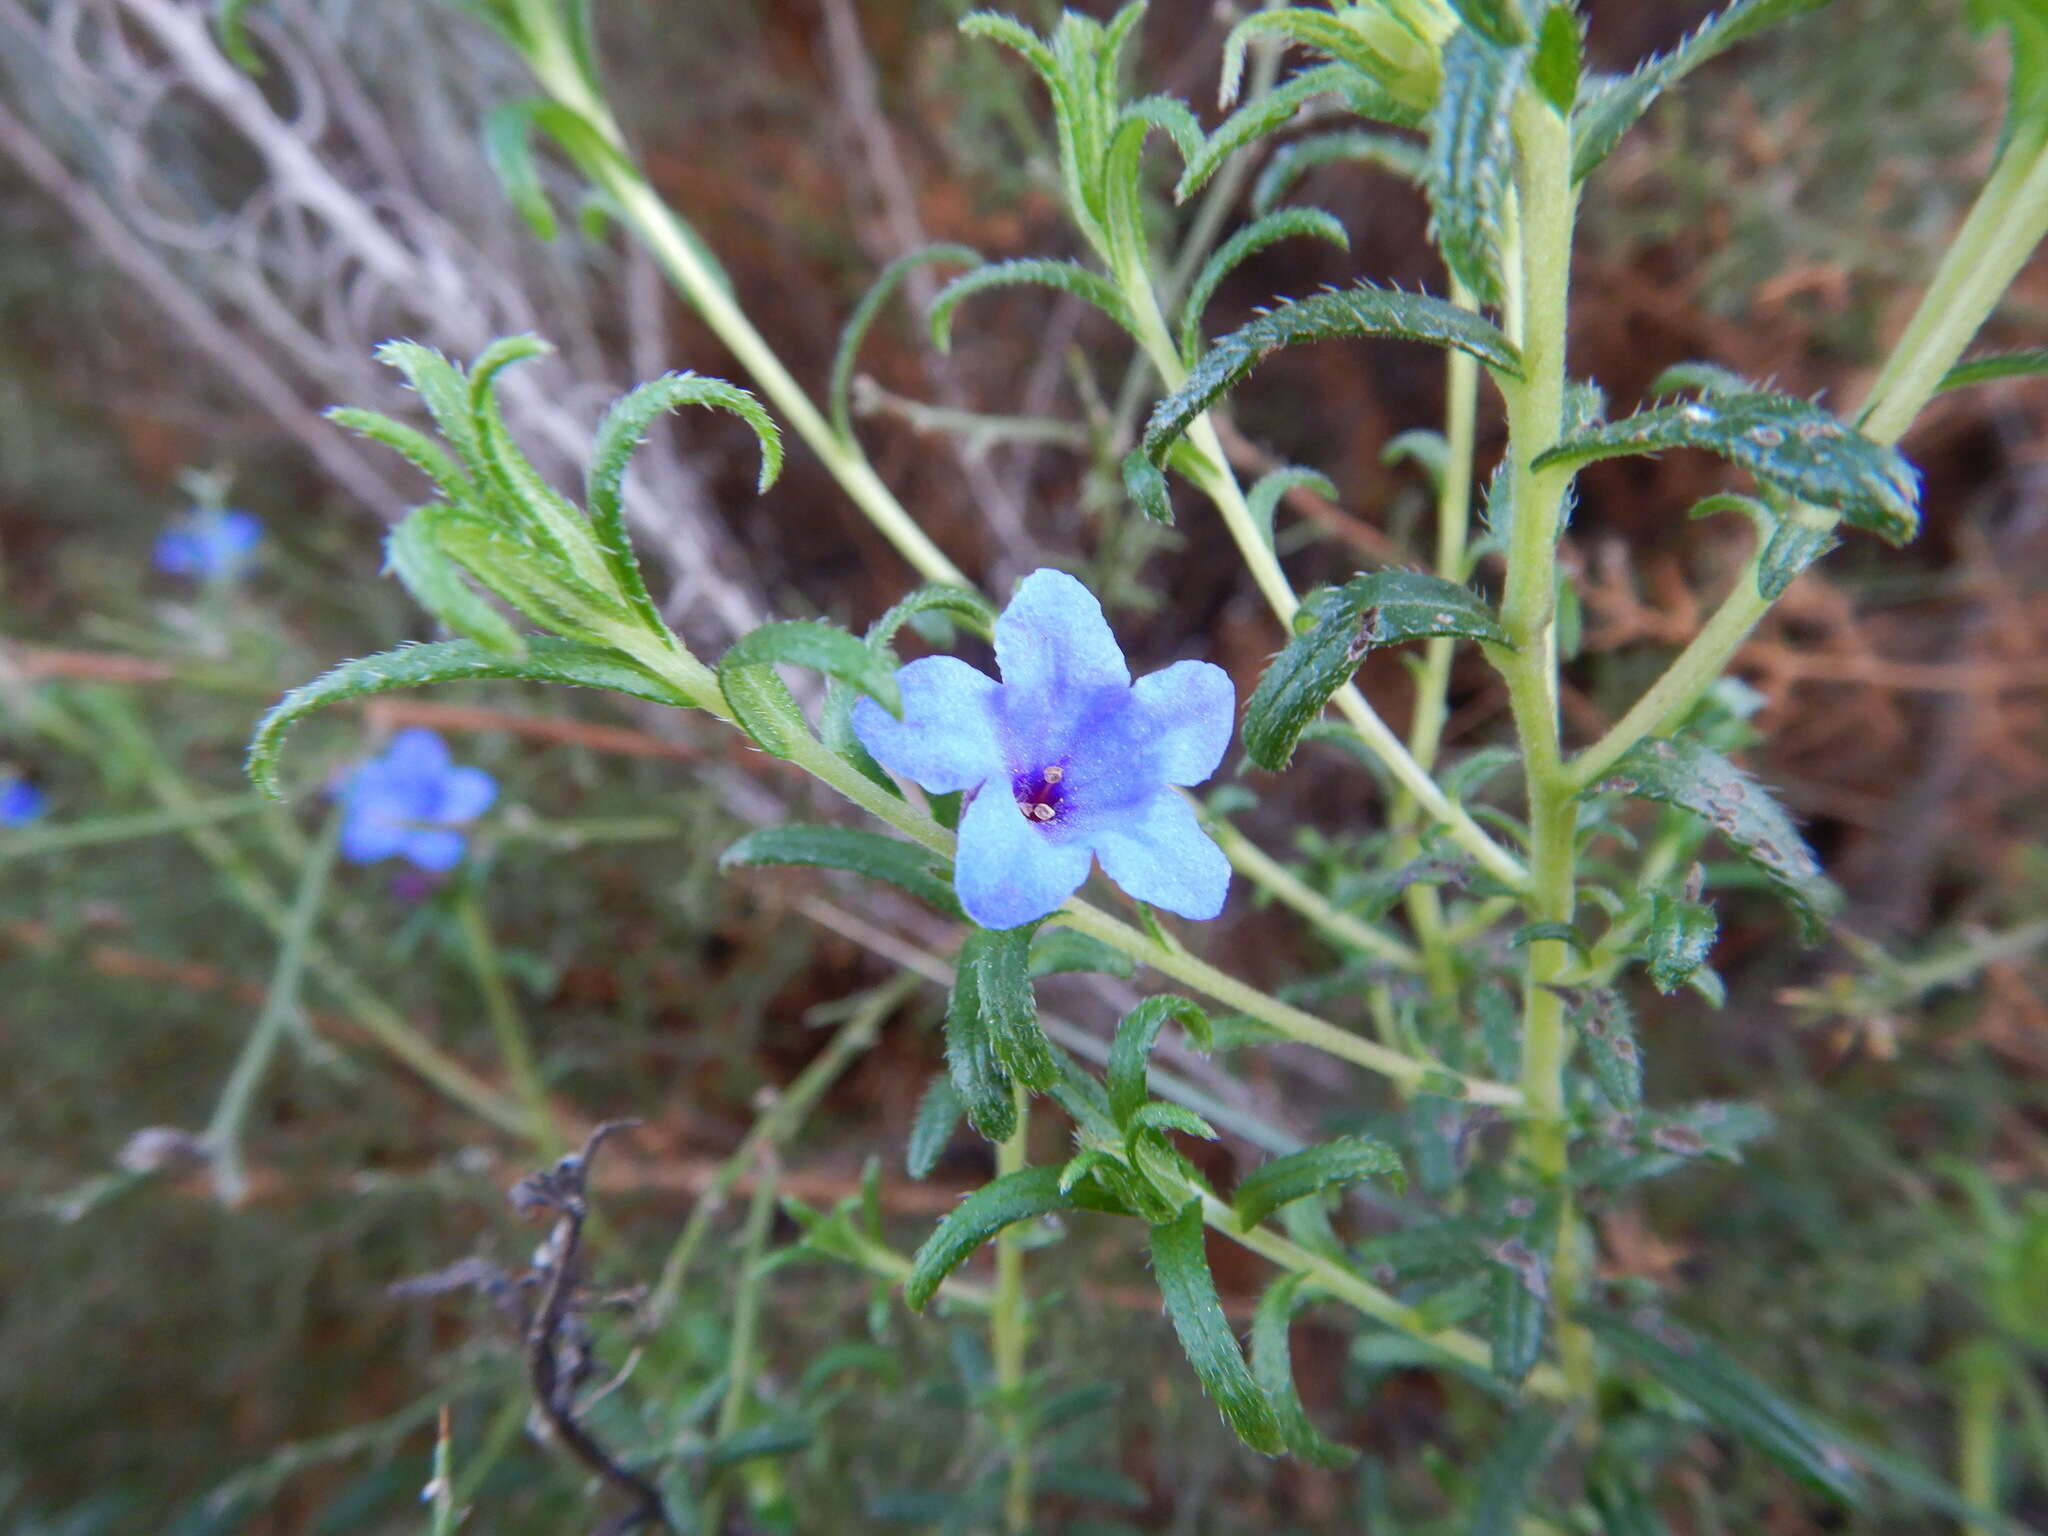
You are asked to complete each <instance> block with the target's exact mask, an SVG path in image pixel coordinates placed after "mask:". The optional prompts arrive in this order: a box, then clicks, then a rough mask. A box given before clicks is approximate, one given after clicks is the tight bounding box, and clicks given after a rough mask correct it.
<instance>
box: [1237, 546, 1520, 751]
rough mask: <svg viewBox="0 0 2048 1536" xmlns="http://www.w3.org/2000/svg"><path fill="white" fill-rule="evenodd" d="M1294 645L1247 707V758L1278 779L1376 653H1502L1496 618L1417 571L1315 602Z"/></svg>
mask: <svg viewBox="0 0 2048 1536" xmlns="http://www.w3.org/2000/svg"><path fill="white" fill-rule="evenodd" d="M1295 627H1296V630H1297V633H1296V635H1295V637H1294V638H1293V639H1292V640H1290V641H1288V642H1287V646H1286V648H1285V649H1284V650H1282V651H1281V652H1280V654H1279V655H1278V656H1276V657H1274V658H1273V662H1272V664H1271V665H1270V666H1268V667H1267V668H1266V671H1265V675H1264V676H1262V677H1261V678H1260V679H1259V685H1258V687H1256V688H1254V689H1253V690H1252V696H1251V698H1250V700H1249V701H1247V703H1246V704H1245V711H1244V726H1243V731H1242V737H1243V741H1244V750H1245V755H1246V756H1247V757H1249V758H1250V759H1251V760H1252V761H1253V762H1254V763H1257V764H1258V765H1259V766H1260V767H1261V768H1268V769H1272V770H1274V771H1276V772H1277V771H1278V770H1280V769H1282V768H1285V767H1286V766H1287V764H1288V763H1289V762H1290V761H1291V760H1292V759H1293V757H1294V749H1295V746H1296V745H1297V744H1298V743H1299V742H1300V740H1301V736H1302V732H1304V731H1305V730H1307V728H1308V727H1309V725H1310V724H1311V723H1313V722H1314V720H1315V719H1316V717H1317V716H1319V715H1320V714H1322V712H1323V708H1324V706H1325V705H1327V704H1328V703H1329V702H1330V699H1331V698H1332V697H1333V696H1334V695H1335V694H1336V692H1337V690H1338V689H1340V688H1342V687H1343V686H1344V684H1345V683H1346V682H1348V681H1350V679H1351V675H1352V674H1353V673H1354V672H1356V671H1357V670H1358V669H1359V667H1360V666H1361V665H1362V664H1363V663H1364V661H1365V658H1366V656H1367V655H1369V654H1370V653H1371V651H1372V649H1373V647H1375V646H1380V645H1393V644H1397V643H1398V642H1400V641H1404V640H1418V639H1423V638H1425V637H1431V636H1437V635H1450V636H1456V637H1458V638H1462V639H1467V640H1479V641H1482V642H1484V643H1486V644H1489V645H1503V646H1504V645H1507V644H1508V643H1509V642H1508V637H1507V631H1505V630H1504V629H1502V628H1501V627H1500V622H1499V620H1497V619H1496V618H1495V617H1494V616H1493V610H1492V609H1491V608H1490V607H1488V606H1487V605H1486V603H1485V602H1484V601H1482V600H1481V599H1480V598H1479V597H1478V596H1476V595H1475V594H1474V593H1472V592H1471V591H1469V590H1467V589H1466V588H1464V587H1461V586H1459V585H1458V584H1457V583H1456V582H1453V581H1446V580H1444V579H1443V578H1442V577H1440V576H1426V575H1424V574H1422V573H1421V572H1419V571H1375V572H1373V573H1371V574H1370V575H1365V576H1357V577H1354V578H1352V579H1351V580H1350V581H1348V582H1346V583H1345V584H1344V585H1343V586H1341V587H1330V588H1325V589H1324V590H1323V591H1321V592H1318V593H1315V594H1313V595H1312V596H1311V597H1310V598H1309V600H1308V601H1307V602H1306V603H1304V604H1303V605H1302V609H1301V612H1300V613H1299V614H1297V615H1296V616H1295Z"/></svg>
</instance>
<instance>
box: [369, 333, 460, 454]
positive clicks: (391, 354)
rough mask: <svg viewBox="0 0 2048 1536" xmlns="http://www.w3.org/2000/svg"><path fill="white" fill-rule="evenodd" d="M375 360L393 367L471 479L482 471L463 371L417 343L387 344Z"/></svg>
mask: <svg viewBox="0 0 2048 1536" xmlns="http://www.w3.org/2000/svg"><path fill="white" fill-rule="evenodd" d="M376 357H377V361H378V362H380V363H382V364H384V365H385V366H386V367H387V368H396V369H397V370H398V371H399V373H400V374H402V375H403V376H404V378H405V382H406V383H407V384H409V385H411V386H412V389H413V392H414V393H415V394H417V395H418V396H419V397H420V403H421V404H422V405H424V406H425V407H426V408H427V414H428V415H429V416H431V417H433V418H434V425H435V426H436V427H438V428H440V430H441V435H442V436H443V437H445V438H446V439H447V440H448V442H449V445H450V446H451V447H453V448H454V449H455V452H456V453H457V455H458V456H460V458H461V460H462V462H463V464H464V465H466V466H467V467H468V469H469V472H470V474H471V476H472V477H475V476H479V475H481V474H482V472H483V446H482V444H481V443H479V442H478V441H477V435H476V423H475V422H474V421H473V420H471V418H470V413H469V380H468V378H467V377H465V376H464V374H463V372H462V370H461V369H460V368H458V367H457V366H456V365H455V364H453V363H451V362H450V361H448V359H447V358H445V357H443V356H442V355H441V354H440V353H439V352H438V351H436V350H435V349H434V348H432V347H429V346H426V345H425V344H423V343H421V342H417V341H402V340H401V341H387V342H384V343H382V344H381V345H380V346H379V347H378V348H377V352H376Z"/></svg>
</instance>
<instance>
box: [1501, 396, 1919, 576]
mask: <svg viewBox="0 0 2048 1536" xmlns="http://www.w3.org/2000/svg"><path fill="white" fill-rule="evenodd" d="M1667 448H1702V449H1705V450H1706V451H1707V452H1709V453H1714V454H1718V455H1720V456H1721V457H1722V458H1724V459H1727V460H1729V461H1730V462H1731V463H1734V464H1738V465H1740V466H1741V467H1742V468H1744V469H1746V470H1748V471H1749V472H1750V473H1751V474H1753V475H1755V476H1756V477H1757V479H1759V480H1762V481H1764V482H1766V483H1768V484H1770V485H1775V486H1777V487H1779V488H1780V489H1782V490H1785V491H1787V492H1789V493H1791V494H1792V495H1794V496H1796V497H1798V498H1799V499H1800V500H1802V501H1809V502H1812V503H1813V504H1814V505H1815V506H1817V507H1826V508H1828V509H1829V510H1830V511H1833V512H1836V513H1839V514H1840V515H1841V517H1842V518H1843V520H1844V521H1846V522H1848V523H1849V524H1850V525H1851V526H1852V527H1857V528H1861V529H1864V530H1865V531H1867V532H1870V533H1874V534H1876V535H1877V536H1878V537H1879V538H1882V539H1884V540H1886V541H1888V542H1889V543H1893V544H1903V543H1905V542H1906V541H1907V540H1908V539H1910V538H1912V537H1913V535H1914V534H1916V533H1918V532H1919V531H1920V506H1919V501H1920V476H1919V473H1918V472H1917V471H1916V470H1915V469H1914V468H1913V466H1912V465H1911V464H1908V463H1907V462H1906V461H1905V459H1904V458H1902V457H1901V456H1900V455H1899V453H1898V452H1897V450H1895V449H1892V448H1887V447H1884V446H1883V445H1881V444H1878V443H1873V442H1872V441H1871V440H1870V439H1869V438H1867V437H1865V436H1863V435H1862V434H1861V433H1860V432H1857V431H1855V430H1854V429H1852V428H1850V427H1847V426H1844V425H1843V424H1842V423H1841V422H1840V421H1838V420H1836V419H1835V417H1833V416H1832V415H1830V414H1829V413H1828V412H1826V411H1824V410H1822V409H1821V408H1820V407H1819V406H1817V405H1815V404H1813V403H1812V402H1811V401H1809V400H1801V399H1798V398H1797V397H1795V396H1791V395H1770V394H1763V393H1752V394H1724V395H1714V396H1712V397H1710V398H1708V399H1705V400H1689V401H1686V402H1684V403H1683V404H1678V405H1662V406H1658V407H1656V408H1655V409H1653V410H1648V411H1644V412H1642V413H1640V414H1639V415H1635V416H1631V417H1628V418H1627V419H1626V420H1623V421H1616V422H1611V423H1609V424H1607V425H1605V426H1599V427H1593V428H1591V429H1589V430H1587V431H1584V432H1576V433H1573V434H1572V435H1571V436H1569V437H1567V438H1566V439H1565V440H1564V441H1563V442H1561V443H1559V444H1558V445H1557V446H1556V447H1555V448H1552V449H1551V450H1550V451H1549V452H1548V453H1545V454H1542V455H1541V456H1539V457H1538V458H1537V460H1536V467H1537V468H1539V469H1543V468H1549V467H1551V466H1553V465H1559V464H1565V465H1571V466H1573V467H1576V466H1578V465H1581V464H1590V463H1592V462H1593V461H1595V460H1596V459H1612V458H1618V457H1621V456H1622V455H1625V454H1636V453H1662V452H1663V451H1664V450H1665V449H1667Z"/></svg>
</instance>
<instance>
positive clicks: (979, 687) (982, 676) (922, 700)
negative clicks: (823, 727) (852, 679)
mask: <svg viewBox="0 0 2048 1536" xmlns="http://www.w3.org/2000/svg"><path fill="white" fill-rule="evenodd" d="M896 686H897V687H898V688H899V689H900V690H902V694H903V718H902V719H901V720H898V719H896V718H895V717H894V716H892V715H891V714H890V713H889V712H888V711H887V710H886V709H884V708H882V706H881V705H879V704H877V703H876V702H875V701H874V700H873V699H869V698H859V699H855V700H854V701H853V734H854V735H855V736H857V737H859V738H860V744H861V745H862V746H864V747H866V748H867V749H868V751H869V752H871V753H873V754H874V758H875V761H876V762H878V763H880V764H881V765H882V766H883V767H884V768H887V769H888V770H889V771H890V772H891V773H900V774H902V775H903V777H905V778H906V779H909V780H911V781H913V782H914V783H917V784H921V785H923V786H924V787H925V788H926V789H928V790H931V791H932V792H933V793H934V794H947V793H949V792H951V791H953V790H957V789H973V788H974V787H975V786H976V785H979V784H982V783H984V782H986V781H987V780H988V779H989V778H991V777H993V776H995V775H997V774H1000V773H1001V772H1002V770H1003V757H1002V752H1001V749H1000V748H999V747H998V746H997V744H996V726H995V717H994V714H993V713H992V711H991V708H990V706H991V704H992V703H993V702H994V699H995V693H996V688H997V684H996V680H995V679H994V678H992V677H990V676H989V675H988V674H987V673H986V672H980V671H977V670H975V669H974V668H973V667H970V666H969V665H967V663H966V662H964V661H962V660H961V659H960V658H959V657H957V656H926V657H924V658H923V659H922V660H919V661H913V662H911V663H910V665H909V666H907V667H898V668H897V669H896ZM1006 782H1007V781H1006Z"/></svg>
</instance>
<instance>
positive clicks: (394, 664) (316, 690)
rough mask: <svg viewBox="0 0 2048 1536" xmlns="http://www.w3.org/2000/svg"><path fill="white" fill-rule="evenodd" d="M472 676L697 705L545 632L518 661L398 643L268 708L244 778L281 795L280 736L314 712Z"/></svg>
mask: <svg viewBox="0 0 2048 1536" xmlns="http://www.w3.org/2000/svg"><path fill="white" fill-rule="evenodd" d="M478 678H510V679H516V680H519V681H523V682H533V683H571V684H574V685H576V686H577V687H581V688H608V689H610V690H611V691H612V692H614V693H623V694H628V695H630V696H631V697H633V698H636V699H646V700H648V701H649V702H650V703H654V704H673V705H677V706H681V707H688V706H690V705H693V704H695V703H696V700H694V699H691V698H689V697H688V696H686V695H685V694H683V693H681V692H679V691H678V690H677V689H676V688H674V687H673V686H672V685H670V684H669V683H666V682H664V681H662V680H661V679H660V678H657V677H655V676H653V675H652V674H651V673H648V672H644V671H642V670H641V669H640V668H639V667H636V666H634V665H633V664H632V663H631V662H629V661H626V660H625V659H624V658H622V657H621V656H619V655H618V654H617V653H616V652H614V651H609V650H600V649H599V648H598V647H596V646H590V645H581V644H578V643H577V642H576V641H573V640H557V639H555V638H553V637H552V636H548V635H535V636H532V637H530V638H529V639H528V641H527V649H526V654H525V655H524V656H519V657H512V656H505V655H501V654H499V653H498V652H495V651H489V650H486V649H485V648H484V647H482V646H480V645H478V644H477V643H476V642H475V641H473V640H439V641H435V642H433V643H431V644H428V645H402V646H400V647H398V649H396V650H393V651H385V652H383V653H382V654H380V655H376V656H365V657H362V658H361V659H360V660H356V661H345V662H343V663H342V664H341V665H340V666H338V667H336V668H335V669H334V670H333V671H331V672H329V673H327V674H326V675H324V676H322V677H318V678H315V679H314V680H313V681H312V682H310V683H306V684H304V685H302V686H300V687H297V688H294V689H293V690H292V691H291V692H290V693H288V694H286V695H285V696H284V697H283V698H282V699H280V700H278V701H277V703H276V704H274V705H272V706H271V709H270V712H269V713H268V714H266V715H264V717H263V718H262V719H261V720H260V721H258V722H257V725H256V732H255V735H254V736H253V737H252V738H251V739H250V742H249V762H248V772H249V778H250V780H251V781H252V782H253V783H254V784H255V785H256V787H257V788H258V789H260V790H262V791H263V792H264V793H265V794H268V795H273V796H275V795H278V794H279V790H278V785H277V755H278V752H279V751H280V750H281V749H282V748H283V746H284V737H285V733H286V731H287V730H289V729H290V727H291V726H292V724H293V723H294V722H296V721H297V720H299V719H300V718H302V717H303V716H305V715H309V714H311V713H312V712H313V711H314V710H316V709H324V708H326V707H327V706H328V705H330V704H339V703H341V702H342V701H344V700H346V699H355V698H362V697H363V696H365V695H367V694H373V693H391V692H393V691H395V690H397V689H400V688H418V687H420V686H422V685H424V684H427V683H452V682H467V681H471V680H473V679H478Z"/></svg>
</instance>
